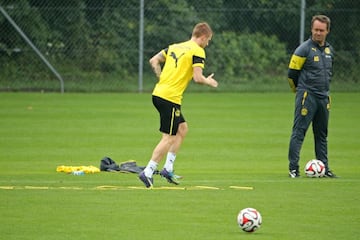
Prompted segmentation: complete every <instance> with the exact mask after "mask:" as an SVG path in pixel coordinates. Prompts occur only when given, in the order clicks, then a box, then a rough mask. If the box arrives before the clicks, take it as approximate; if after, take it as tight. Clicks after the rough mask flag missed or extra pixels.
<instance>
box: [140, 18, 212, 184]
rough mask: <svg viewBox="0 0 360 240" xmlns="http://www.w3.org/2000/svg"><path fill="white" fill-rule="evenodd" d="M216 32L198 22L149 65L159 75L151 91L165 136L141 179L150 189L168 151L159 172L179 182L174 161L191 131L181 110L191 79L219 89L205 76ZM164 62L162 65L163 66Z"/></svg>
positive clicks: (154, 151) (171, 180)
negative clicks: (185, 38)
mask: <svg viewBox="0 0 360 240" xmlns="http://www.w3.org/2000/svg"><path fill="white" fill-rule="evenodd" d="M212 35H213V32H212V30H211V28H210V26H209V25H208V24H207V23H205V22H202V23H198V24H196V25H195V27H194V29H193V32H192V35H191V39H190V40H188V41H185V42H181V43H175V44H172V45H170V46H168V47H167V48H165V49H163V50H161V51H160V52H158V53H157V54H155V55H154V56H153V57H152V58H151V59H150V60H149V62H150V65H151V67H152V69H153V71H154V73H155V74H156V76H157V77H158V79H159V81H158V83H157V84H156V86H155V88H154V91H153V93H152V101H153V104H154V106H155V108H156V109H157V111H158V112H159V114H160V132H161V133H162V137H161V140H160V142H159V143H158V144H157V146H156V147H155V149H154V150H153V153H152V156H151V159H150V161H149V162H148V164H147V166H146V168H145V169H144V171H142V172H141V173H140V174H139V179H140V180H141V181H142V182H143V183H144V184H145V186H146V187H147V188H151V187H152V186H153V182H154V181H153V174H154V171H155V170H156V169H157V167H158V164H159V163H160V161H161V160H162V159H163V158H164V156H165V155H166V154H167V157H166V162H165V165H164V168H163V169H162V170H161V171H160V175H161V176H162V177H164V178H166V179H167V181H168V182H169V183H173V184H176V185H177V184H179V181H178V177H177V176H176V175H174V167H173V165H174V161H175V158H176V153H177V152H178V150H179V148H180V146H181V143H182V142H183V140H184V138H185V136H186V133H187V131H188V125H187V123H186V121H185V118H184V116H183V114H182V112H181V100H182V97H183V93H184V91H185V89H186V88H187V86H188V84H189V82H190V81H191V80H192V79H194V81H195V82H196V83H199V84H204V85H208V86H211V87H214V88H216V87H217V86H218V82H217V81H216V80H215V79H214V78H213V76H214V74H210V75H209V76H208V77H205V76H204V75H203V68H204V65H205V50H204V48H205V47H206V46H207V45H208V44H209V41H210V40H211V38H212ZM162 65H163V66H162Z"/></svg>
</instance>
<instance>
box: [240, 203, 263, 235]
mask: <svg viewBox="0 0 360 240" xmlns="http://www.w3.org/2000/svg"><path fill="white" fill-rule="evenodd" d="M237 222H238V224H239V227H240V228H241V229H242V230H243V231H245V232H255V231H256V230H257V229H259V228H260V225H261V223H262V218H261V215H260V212H259V211H257V210H256V209H255V208H244V209H243V210H241V211H240V212H239V214H238V216H237Z"/></svg>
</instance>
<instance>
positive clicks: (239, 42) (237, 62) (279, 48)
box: [207, 32, 288, 83]
mask: <svg viewBox="0 0 360 240" xmlns="http://www.w3.org/2000/svg"><path fill="white" fill-rule="evenodd" d="M207 53H208V58H207V64H208V66H209V68H211V71H213V72H216V74H217V75H220V76H221V77H222V78H223V79H224V81H226V82H227V83H244V82H249V81H255V82H263V81H272V80H276V79H278V80H279V79H280V78H281V79H284V77H285V72H286V65H287V61H288V56H287V54H286V47H285V44H283V43H281V42H279V40H278V39H277V38H276V37H275V36H266V35H263V34H261V33H255V34H237V33H235V32H224V33H222V34H221V35H220V36H217V35H215V36H214V39H213V43H212V46H210V47H209V49H208V51H207Z"/></svg>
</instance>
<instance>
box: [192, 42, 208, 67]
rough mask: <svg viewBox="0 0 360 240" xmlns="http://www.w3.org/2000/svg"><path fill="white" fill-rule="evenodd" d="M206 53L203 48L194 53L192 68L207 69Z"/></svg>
mask: <svg viewBox="0 0 360 240" xmlns="http://www.w3.org/2000/svg"><path fill="white" fill-rule="evenodd" d="M205 58H206V56H205V51H204V49H203V48H201V47H199V48H197V49H196V50H195V51H194V54H193V58H192V66H193V67H201V68H204V67H205Z"/></svg>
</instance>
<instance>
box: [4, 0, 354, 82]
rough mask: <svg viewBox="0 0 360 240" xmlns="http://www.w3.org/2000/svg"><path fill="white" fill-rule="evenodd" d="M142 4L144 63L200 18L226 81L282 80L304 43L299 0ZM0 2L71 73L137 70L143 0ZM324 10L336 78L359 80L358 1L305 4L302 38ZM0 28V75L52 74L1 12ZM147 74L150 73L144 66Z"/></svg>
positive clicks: (214, 64)
mask: <svg viewBox="0 0 360 240" xmlns="http://www.w3.org/2000/svg"><path fill="white" fill-rule="evenodd" d="M144 3H145V6H144V56H145V60H146V59H147V58H148V57H150V56H152V55H153V54H154V53H156V52H157V51H159V50H160V49H162V48H164V47H166V46H167V45H168V44H169V43H172V42H177V41H183V40H186V39H188V38H189V37H190V34H191V30H192V27H193V26H194V24H195V23H197V22H199V21H207V22H209V24H210V25H211V26H212V28H213V30H214V32H215V35H214V37H213V41H212V43H211V45H210V47H209V48H208V49H207V54H208V61H207V66H208V67H209V68H210V69H209V71H214V72H217V73H220V75H221V76H222V77H223V79H224V80H225V81H228V82H229V83H237V82H239V81H243V82H246V81H283V79H284V77H285V75H284V71H286V65H287V61H288V59H289V55H290V54H291V52H292V51H293V50H294V49H295V47H296V46H297V45H298V44H299V25H300V8H301V1H300V0H298V1H288V0H277V1H271V0H232V1H231V0H212V1H208V0H197V1H192V0H178V1H171V0H157V1H147V0H145V1H144ZM0 6H2V7H3V8H4V9H5V10H6V11H7V12H8V14H9V15H10V16H11V17H12V18H13V19H14V20H15V22H16V23H17V24H18V25H19V26H20V27H21V28H22V30H23V31H24V32H25V33H26V34H27V36H29V38H30V39H31V40H32V41H33V42H34V44H35V45H36V46H37V47H38V48H39V49H40V51H41V52H43V53H45V54H46V56H47V58H49V60H50V61H51V62H54V63H55V65H56V67H58V68H59V69H60V71H64V72H72V73H73V74H69V76H68V78H71V76H72V77H73V78H74V80H77V79H79V78H82V77H84V78H89V75H91V76H92V77H93V78H96V77H98V78H106V75H109V74H110V75H111V74H114V73H115V74H117V75H121V76H123V78H127V77H128V78H131V77H134V76H135V75H137V71H138V59H139V53H138V51H139V13H140V9H139V7H140V0H117V1H115V0H103V1H99V0H62V1H51V0H0ZM319 13H321V14H326V15H328V16H329V17H330V18H331V20H332V27H331V33H330V35H329V38H328V40H329V41H330V42H331V43H332V45H333V46H334V47H335V50H336V62H335V67H336V69H335V72H336V75H335V76H336V79H337V81H347V82H357V81H358V78H357V76H358V75H359V74H360V71H359V70H358V68H357V65H358V64H359V59H360V57H359V56H360V40H359V39H360V28H359V26H358V23H359V22H360V1H357V0H317V1H315V0H308V1H306V22H305V34H306V35H305V39H306V38H307V36H310V19H311V16H312V15H314V14H319ZM0 29H1V34H0V63H1V65H2V66H3V67H2V73H0V76H1V75H2V77H1V79H2V80H3V79H5V78H10V76H13V75H15V76H16V74H19V73H18V72H19V66H21V69H22V70H21V71H24V72H26V73H34V72H37V73H38V74H35V76H34V78H44V77H48V76H43V75H41V71H43V70H41V71H40V70H39V69H41V68H43V66H41V64H35V63H34V55H33V54H31V53H30V52H31V50H30V49H29V47H28V46H27V45H26V43H25V41H24V40H23V39H22V38H21V37H20V35H19V34H18V33H17V32H16V30H15V29H14V28H13V27H12V26H11V25H10V23H9V22H8V21H7V20H6V19H5V18H4V17H3V16H1V15H0ZM29 63H34V64H29ZM144 71H145V74H146V73H149V72H150V71H151V70H150V68H149V67H148V66H147V64H145V69H144ZM80 72H81V74H80ZM77 73H78V74H77ZM86 73H89V75H87V74H86ZM23 75H26V76H30V75H29V74H23ZM45 75H46V74H45ZM32 76H33V75H32ZM17 77H20V78H21V76H20V75H18V76H17ZM1 79H0V81H2V80H1ZM239 79H241V80H239Z"/></svg>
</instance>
